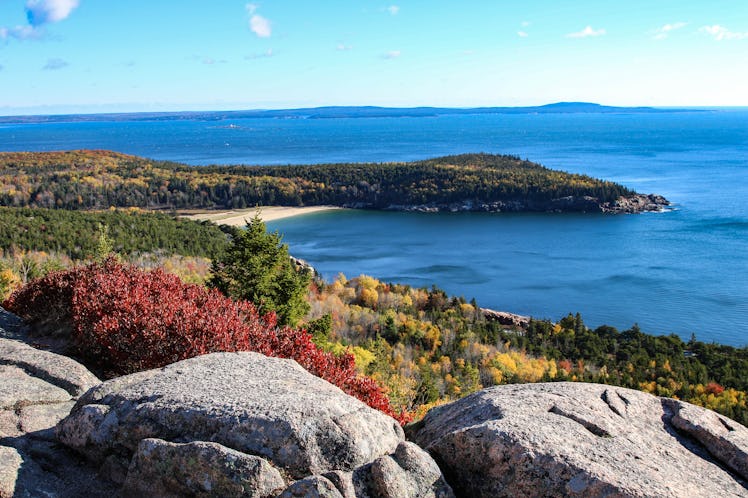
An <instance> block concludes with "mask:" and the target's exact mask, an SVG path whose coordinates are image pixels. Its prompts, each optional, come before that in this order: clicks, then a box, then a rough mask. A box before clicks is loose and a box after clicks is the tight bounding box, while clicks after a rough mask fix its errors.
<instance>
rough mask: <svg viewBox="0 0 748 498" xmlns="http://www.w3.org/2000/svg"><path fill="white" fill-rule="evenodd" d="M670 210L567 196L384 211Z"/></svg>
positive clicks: (644, 201) (655, 201)
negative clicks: (540, 199)
mask: <svg viewBox="0 0 748 498" xmlns="http://www.w3.org/2000/svg"><path fill="white" fill-rule="evenodd" d="M345 207H347V208H354V209H374V207H373V206H370V205H363V204H356V205H346V206H345ZM669 207H670V201H668V200H667V199H666V198H664V197H663V196H661V195H657V194H635V195H631V196H626V197H623V196H622V197H619V198H618V199H617V200H615V201H613V202H601V201H600V200H599V199H598V198H597V197H591V196H581V197H575V196H571V195H570V196H567V197H561V198H558V199H552V200H550V201H547V202H537V201H525V200H511V201H494V202H480V201H475V200H465V201H462V202H451V203H433V202H432V203H428V204H413V205H410V204H391V205H389V206H387V207H386V208H384V210H385V211H410V212H419V213H442V212H448V213H458V212H479V213H502V212H506V213H522V212H532V213H609V214H637V213H649V212H662V211H666V210H667V209H668V208H669Z"/></svg>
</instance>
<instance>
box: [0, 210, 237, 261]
mask: <svg viewBox="0 0 748 498" xmlns="http://www.w3.org/2000/svg"><path fill="white" fill-rule="evenodd" d="M104 227H106V228H104ZM102 230H106V231H107V236H108V237H110V238H111V240H112V250H114V251H115V252H117V253H118V254H122V255H131V254H137V253H153V252H159V253H164V254H179V255H182V256H202V257H206V258H214V257H216V256H217V255H219V254H221V253H222V252H223V251H224V250H225V249H226V246H227V245H228V241H229V234H230V233H232V229H231V228H229V227H226V226H224V227H223V230H222V229H221V228H220V227H218V226H216V225H214V224H212V223H208V222H199V221H193V220H186V219H180V218H175V217H174V216H169V215H167V214H161V213H146V212H140V211H139V210H137V209H128V210H106V211H101V212H86V211H68V210H62V209H33V208H5V207H0V251H3V252H6V253H7V252H11V251H13V250H14V249H18V250H23V251H44V252H54V253H60V254H64V255H65V256H68V257H70V258H72V259H74V260H76V259H77V260H82V259H85V258H86V257H88V256H91V255H92V254H93V253H94V252H95V251H96V248H97V245H98V243H99V237H100V234H101V231H102Z"/></svg>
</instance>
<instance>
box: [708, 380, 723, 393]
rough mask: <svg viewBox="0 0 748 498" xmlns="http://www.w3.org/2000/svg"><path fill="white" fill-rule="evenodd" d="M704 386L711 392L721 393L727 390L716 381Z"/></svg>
mask: <svg viewBox="0 0 748 498" xmlns="http://www.w3.org/2000/svg"><path fill="white" fill-rule="evenodd" d="M704 388H705V390H706V392H708V393H709V394H716V395H719V394H722V393H723V392H725V388H724V387H722V386H721V385H719V384H717V383H716V382H710V383H708V384H707V385H706V386H704Z"/></svg>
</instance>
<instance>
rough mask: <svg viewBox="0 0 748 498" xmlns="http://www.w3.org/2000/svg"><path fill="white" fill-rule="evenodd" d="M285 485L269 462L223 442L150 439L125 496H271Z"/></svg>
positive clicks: (141, 451) (142, 448)
mask: <svg viewBox="0 0 748 498" xmlns="http://www.w3.org/2000/svg"><path fill="white" fill-rule="evenodd" d="M284 487H285V482H284V481H283V478H282V477H281V475H280V473H279V472H278V470H276V469H275V468H274V467H272V466H271V465H270V464H269V463H268V462H267V461H266V460H263V459H262V458H258V457H256V456H252V455H247V454H245V453H241V452H239V451H236V450H232V449H229V448H226V447H225V446H221V445H220V444H217V443H205V442H197V443H185V444H177V443H168V442H166V441H162V440H161V439H144V440H142V441H141V442H140V444H139V445H138V450H137V452H136V453H135V456H134V458H133V459H132V462H131V463H130V467H129V469H128V472H127V478H126V480H125V484H124V486H123V492H124V495H125V496H160V497H167V496H174V497H178V496H236V497H239V496H246V497H249V496H253V497H257V498H271V497H273V496H276V494H277V492H279V491H280V490H282V489H283V488H284Z"/></svg>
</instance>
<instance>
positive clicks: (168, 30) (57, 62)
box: [0, 0, 748, 114]
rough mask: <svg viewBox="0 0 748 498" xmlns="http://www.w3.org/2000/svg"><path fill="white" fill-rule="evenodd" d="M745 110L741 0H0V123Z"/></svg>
mask: <svg viewBox="0 0 748 498" xmlns="http://www.w3.org/2000/svg"><path fill="white" fill-rule="evenodd" d="M556 101H590V102H599V103H603V104H608V105H656V106H748V0H708V1H707V0H698V1H697V0H627V1H626V2H623V1H613V0H576V1H562V0H555V1H550V0H524V1H522V2H518V1H504V0H492V1H488V0H486V1H469V0H467V1H465V2H454V1H449V2H447V1H441V0H429V1H426V0H423V1H406V0H402V1H398V0H393V2H378V1H369V0H332V1H325V2H308V1H301V0H267V1H260V0H258V1H254V2H251V3H250V2H247V1H233V0H218V1H210V0H182V1H179V2H176V1H164V0H149V1H143V0H127V1H124V0H0V114H25V113H60V112H109V111H147V110H202V109H255V108H285V107H307V106H321V105H383V106H418V105H433V106H451V107H472V106H495V105H496V106H503V105H536V104H545V103H549V102H556Z"/></svg>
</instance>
